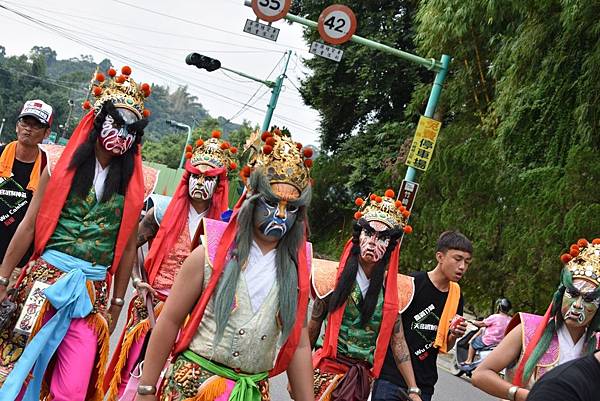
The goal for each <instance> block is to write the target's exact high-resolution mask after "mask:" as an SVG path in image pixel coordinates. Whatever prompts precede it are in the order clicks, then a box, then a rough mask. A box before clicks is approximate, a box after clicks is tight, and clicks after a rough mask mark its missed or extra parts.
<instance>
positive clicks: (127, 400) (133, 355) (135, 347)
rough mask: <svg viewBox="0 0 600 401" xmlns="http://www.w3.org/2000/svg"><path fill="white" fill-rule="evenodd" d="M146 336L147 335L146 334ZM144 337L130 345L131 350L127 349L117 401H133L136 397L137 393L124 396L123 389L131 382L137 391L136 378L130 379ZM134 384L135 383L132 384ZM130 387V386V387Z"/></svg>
mask: <svg viewBox="0 0 600 401" xmlns="http://www.w3.org/2000/svg"><path fill="white" fill-rule="evenodd" d="M146 335H147V334H146ZM144 338H145V336H142V337H140V338H139V339H138V340H137V341H136V342H134V343H133V344H131V348H130V349H129V353H128V354H127V363H126V364H125V367H124V368H123V370H122V371H121V383H120V384H119V401H133V400H134V399H135V396H136V395H137V391H136V392H134V393H133V394H131V395H130V394H125V395H123V393H124V392H125V388H126V387H127V384H128V383H129V381H132V383H131V384H132V386H135V387H134V388H135V389H137V384H138V379H139V378H136V377H132V376H131V373H130V372H132V371H133V369H134V368H135V363H136V362H137V360H138V358H139V356H140V353H141V352H142V345H143V344H144ZM133 382H135V383H133ZM130 387H131V386H130Z"/></svg>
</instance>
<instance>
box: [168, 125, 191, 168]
mask: <svg viewBox="0 0 600 401" xmlns="http://www.w3.org/2000/svg"><path fill="white" fill-rule="evenodd" d="M166 123H167V124H169V125H171V126H173V127H177V128H182V129H187V139H186V140H185V143H184V144H183V152H182V153H181V161H180V162H179V170H181V169H182V168H183V163H185V148H186V146H187V145H189V144H190V141H191V139H192V127H190V126H189V125H187V124H183V123H180V122H177V121H175V120H167V121H166Z"/></svg>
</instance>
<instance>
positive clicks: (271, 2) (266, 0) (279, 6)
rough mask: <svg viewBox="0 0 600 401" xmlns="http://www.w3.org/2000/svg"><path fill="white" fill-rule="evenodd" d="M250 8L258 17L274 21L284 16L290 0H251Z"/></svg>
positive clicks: (289, 5)
mask: <svg viewBox="0 0 600 401" xmlns="http://www.w3.org/2000/svg"><path fill="white" fill-rule="evenodd" d="M251 5H252V10H253V11H254V14H256V16H257V17H258V18H260V19H261V20H263V21H267V22H275V21H277V20H280V19H282V18H283V17H285V16H286V14H287V13H288V11H290V7H291V6H292V0H252V2H251Z"/></svg>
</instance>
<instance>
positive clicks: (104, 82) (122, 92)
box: [83, 66, 151, 119]
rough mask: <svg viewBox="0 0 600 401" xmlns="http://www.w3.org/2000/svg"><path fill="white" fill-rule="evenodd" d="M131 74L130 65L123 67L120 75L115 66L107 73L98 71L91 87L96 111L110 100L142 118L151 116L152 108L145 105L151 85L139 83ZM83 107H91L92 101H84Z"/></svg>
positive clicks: (116, 105)
mask: <svg viewBox="0 0 600 401" xmlns="http://www.w3.org/2000/svg"><path fill="white" fill-rule="evenodd" d="M130 75H131V67H129V66H124V67H123V68H121V74H119V75H117V71H116V70H115V69H114V68H109V69H108V71H106V74H104V73H102V72H98V71H96V73H95V74H94V77H93V78H92V88H91V93H92V95H93V96H94V97H95V98H96V100H95V101H94V104H93V107H94V110H95V111H96V113H98V112H99V111H100V109H101V108H102V105H103V104H104V102H106V101H110V102H112V103H113V104H114V105H115V107H121V108H124V109H128V110H131V111H132V112H133V113H135V115H137V117H138V118H140V119H142V118H147V117H149V116H150V110H148V109H146V108H145V107H144V99H146V98H147V97H148V96H150V94H151V90H150V85H149V84H147V83H143V84H139V85H138V84H137V83H136V82H135V81H134V80H133V79H132V78H131V76H130ZM83 108H84V109H86V110H89V109H91V108H92V103H91V102H90V101H89V100H86V101H85V102H83Z"/></svg>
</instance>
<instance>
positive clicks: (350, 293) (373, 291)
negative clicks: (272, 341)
mask: <svg viewBox="0 0 600 401" xmlns="http://www.w3.org/2000/svg"><path fill="white" fill-rule="evenodd" d="M356 204H357V205H358V206H359V207H360V210H359V211H358V212H356V213H355V215H354V218H355V219H356V221H355V223H354V225H353V233H352V238H351V239H350V240H348V242H347V243H346V246H345V247H344V251H343V252H342V256H341V259H340V262H339V264H338V263H336V262H327V261H322V260H314V261H313V273H312V289H313V293H314V294H315V295H316V297H315V301H314V305H313V310H312V317H311V320H310V322H309V324H308V327H309V336H310V340H311V345H312V346H313V348H316V349H317V351H316V353H315V354H314V357H313V366H314V391H315V399H317V400H323V401H324V400H330V401H335V400H356V401H366V400H367V399H368V398H369V394H370V392H371V383H372V381H373V379H374V378H377V377H378V376H379V372H380V371H381V367H382V365H383V362H384V360H385V355H386V351H387V349H388V345H391V348H392V350H393V353H394V358H395V359H396V362H397V364H398V366H399V367H400V370H401V373H402V374H403V375H404V376H406V381H407V382H408V383H409V385H410V386H416V382H415V378H414V374H413V372H412V365H411V361H410V353H409V351H408V347H407V345H406V341H405V339H404V331H403V330H402V319H401V318H400V315H399V313H401V312H402V310H403V309H404V308H406V306H407V305H408V303H409V302H410V299H411V296H412V285H413V284H412V280H411V279H410V278H409V277H407V276H403V275H399V274H398V259H399V254H400V239H401V237H402V235H403V233H409V232H412V228H411V227H410V226H409V225H407V223H406V219H407V218H408V216H409V215H410V212H409V211H408V210H406V208H405V207H404V206H403V205H402V203H401V202H400V201H397V200H395V199H394V191H392V190H391V189H388V190H387V191H385V194H384V196H379V195H376V194H372V195H371V196H370V198H369V199H368V200H367V201H364V200H363V199H362V198H357V199H356ZM324 321H326V328H325V334H324V336H323V337H321V338H319V334H320V332H321V326H322V324H323V322H324Z"/></svg>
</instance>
